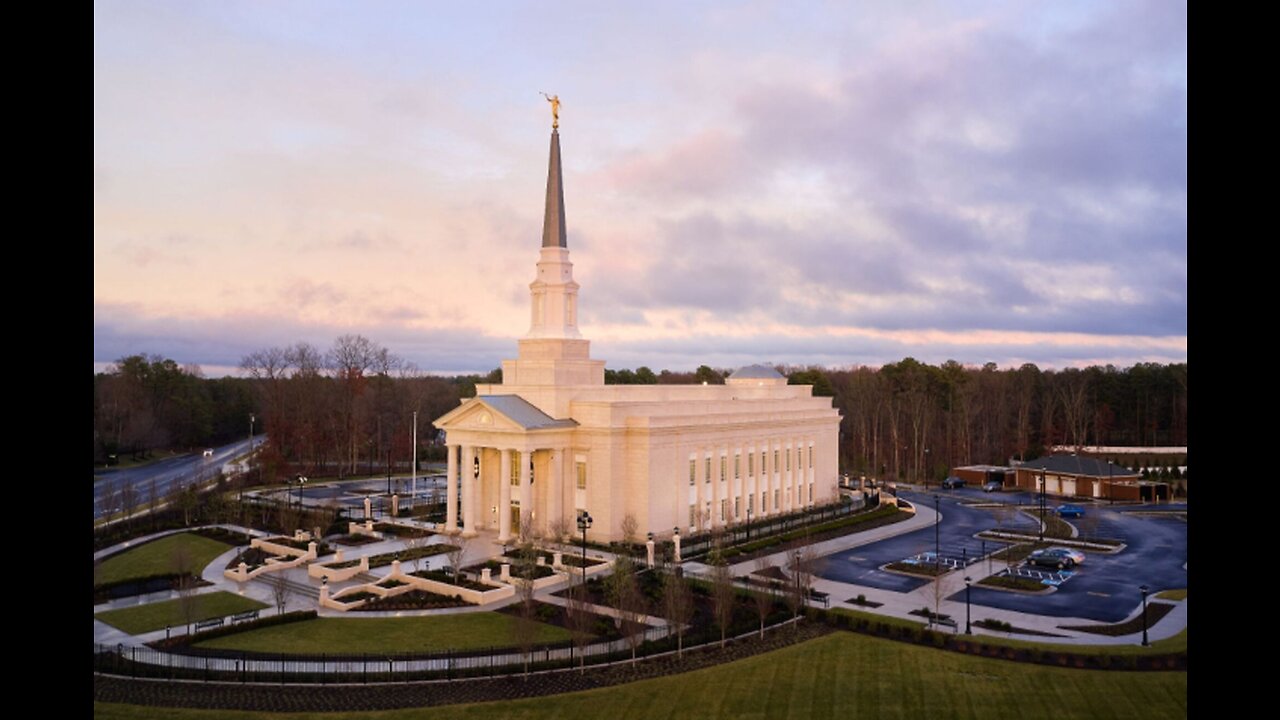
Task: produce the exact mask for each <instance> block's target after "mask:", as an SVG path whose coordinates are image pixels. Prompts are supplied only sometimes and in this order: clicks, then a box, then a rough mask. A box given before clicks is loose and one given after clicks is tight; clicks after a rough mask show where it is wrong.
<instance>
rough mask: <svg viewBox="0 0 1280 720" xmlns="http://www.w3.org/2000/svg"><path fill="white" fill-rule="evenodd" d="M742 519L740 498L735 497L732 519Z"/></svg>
mask: <svg viewBox="0 0 1280 720" xmlns="http://www.w3.org/2000/svg"><path fill="white" fill-rule="evenodd" d="M740 517H742V498H740V497H735V498H734V499H733V519H734V520H737V519H738V518H740Z"/></svg>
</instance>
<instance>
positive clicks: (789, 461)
mask: <svg viewBox="0 0 1280 720" xmlns="http://www.w3.org/2000/svg"><path fill="white" fill-rule="evenodd" d="M787 472H791V448H787Z"/></svg>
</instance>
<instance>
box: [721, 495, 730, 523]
mask: <svg viewBox="0 0 1280 720" xmlns="http://www.w3.org/2000/svg"><path fill="white" fill-rule="evenodd" d="M728 509H729V499H728V498H720V522H724V521H725V517H724V514H725V511H726V510H728Z"/></svg>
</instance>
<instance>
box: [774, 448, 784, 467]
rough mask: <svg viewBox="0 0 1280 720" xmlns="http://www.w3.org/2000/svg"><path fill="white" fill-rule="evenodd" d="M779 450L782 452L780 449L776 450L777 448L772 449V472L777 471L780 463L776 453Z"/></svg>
mask: <svg viewBox="0 0 1280 720" xmlns="http://www.w3.org/2000/svg"><path fill="white" fill-rule="evenodd" d="M780 452H782V451H781V450H777V449H774V451H773V471H774V472H778V465H779V464H780V463H779V462H778V457H779V455H778V453H780Z"/></svg>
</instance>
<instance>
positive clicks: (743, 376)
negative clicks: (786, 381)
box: [729, 365, 783, 380]
mask: <svg viewBox="0 0 1280 720" xmlns="http://www.w3.org/2000/svg"><path fill="white" fill-rule="evenodd" d="M729 379H730V380H779V379H783V376H782V373H780V372H778V371H777V370H774V369H773V368H771V367H769V366H768V365H746V366H744V367H740V368H738V369H737V370H734V371H733V374H732V375H730V376H729Z"/></svg>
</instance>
